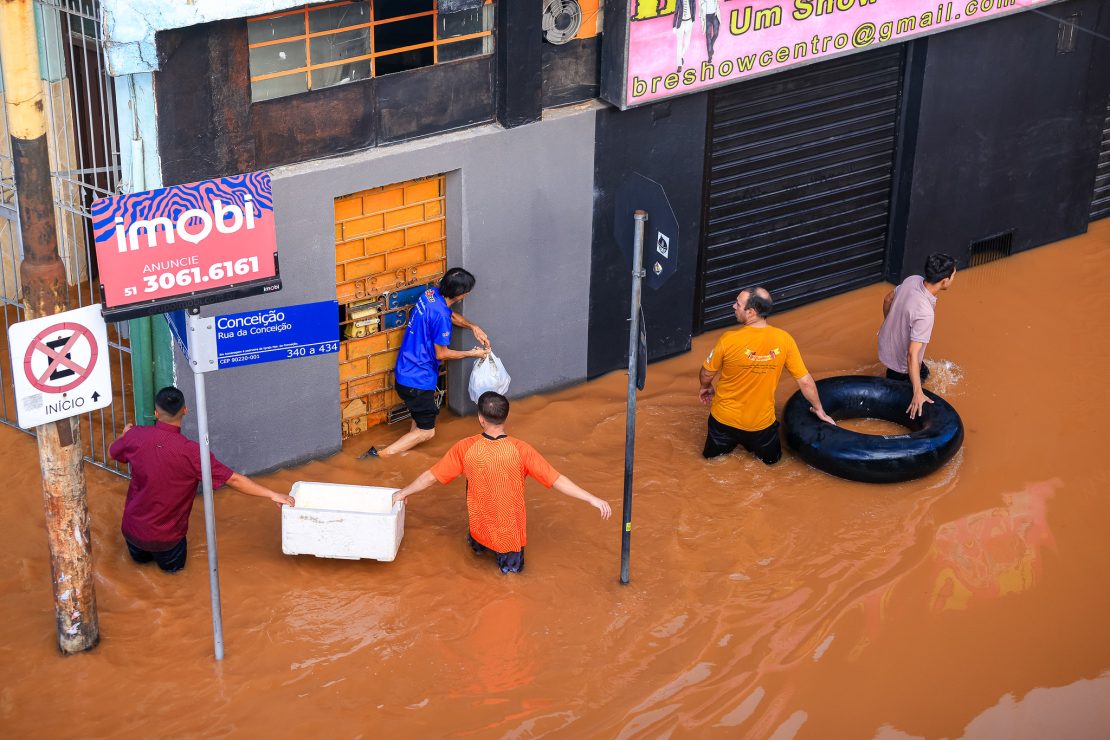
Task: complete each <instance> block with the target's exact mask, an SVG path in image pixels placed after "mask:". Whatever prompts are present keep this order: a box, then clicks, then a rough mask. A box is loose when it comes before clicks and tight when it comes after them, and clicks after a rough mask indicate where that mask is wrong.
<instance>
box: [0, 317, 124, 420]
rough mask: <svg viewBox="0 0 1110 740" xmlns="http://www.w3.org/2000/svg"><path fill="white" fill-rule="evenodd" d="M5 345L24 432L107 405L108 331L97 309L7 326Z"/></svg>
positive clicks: (109, 396) (109, 392)
mask: <svg viewBox="0 0 1110 740" xmlns="http://www.w3.org/2000/svg"><path fill="white" fill-rule="evenodd" d="M8 347H9V349H10V351H11V360H12V378H13V380H14V385H15V402H16V413H17V414H18V416H19V426H21V427H23V428H24V429H30V428H31V427H37V426H39V425H40V424H48V423H50V422H52V421H58V420H59V419H66V418H69V417H70V416H77V415H78V414H84V413H87V412H89V411H96V410H97V409H102V408H104V407H106V406H110V405H112V372H111V368H110V367H109V365H108V327H107V325H106V324H105V323H104V318H103V317H102V316H101V315H100V306H98V305H93V306H85V307H84V308H78V309H76V310H74V311H66V312H65V313H57V314H54V315H53V316H43V317H42V318H38V319H32V320H31V321H21V322H19V323H18V324H12V325H11V327H9V328H8Z"/></svg>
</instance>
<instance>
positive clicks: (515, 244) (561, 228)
mask: <svg viewBox="0 0 1110 740" xmlns="http://www.w3.org/2000/svg"><path fill="white" fill-rule="evenodd" d="M599 107H600V106H598V105H597V104H583V105H580V106H574V107H568V108H562V109H559V110H557V111H548V112H547V113H546V114H545V118H544V120H543V121H542V122H537V123H533V124H529V125H527V126H520V127H518V128H514V129H508V130H506V129H502V128H501V127H499V126H496V125H487V126H481V127H478V128H473V129H469V130H467V131H461V132H456V133H452V134H445V135H442V136H438V137H435V138H434V139H422V140H418V141H411V142H407V143H404V144H398V145H395V146H390V147H379V148H377V149H372V150H369V151H365V152H361V153H358V154H353V155H349V156H345V157H338V158H334V159H328V160H319V161H314V162H307V163H304V164H299V165H292V166H289V167H282V168H277V169H275V170H273V171H272V177H273V187H274V210H275V214H276V219H277V239H278V251H279V255H280V259H281V274H282V281H283V288H282V291H281V292H280V293H278V294H274V295H269V296H260V297H256V298H251V299H245V300H242V301H234V302H229V303H225V304H221V306H220V309H219V311H218V312H217V311H213V310H211V309H208V310H205V311H204V312H203V313H204V315H212V314H215V313H219V314H227V313H235V312H238V311H244V310H251V309H260V308H271V307H276V306H284V305H291V304H296V303H304V302H309V301H321V300H334V299H335V238H334V234H335V222H334V201H335V198H337V197H340V196H343V195H348V194H350V193H354V192H358V191H360V190H365V189H367V188H374V187H378V186H382V185H388V184H392V183H397V182H402V181H405V180H410V179H413V178H417V177H424V176H428V175H436V174H440V173H446V174H447V256H448V263H449V265H451V266H456V265H457V266H462V267H465V268H467V269H469V270H470V271H472V272H473V273H474V274H475V275H476V276H477V278H478V284H477V287H476V289H475V291H474V292H473V293H472V294H471V296H470V297H468V298H467V299H466V300H464V301H463V303H462V305H461V309H462V311H463V313H464V314H465V315H466V316H467V317H468V318H470V319H471V320H473V321H474V322H476V323H478V324H479V325H480V326H482V327H483V328H484V329H485V330H486V332H487V333H488V334H489V336H490V339H491V340H492V342H493V345H494V350H495V351H496V352H497V354H498V356H499V357H501V358H502V359H503V360H504V362H505V365H506V368H507V369H508V371H509V372H510V374H511V375H512V377H513V382H512V387H511V389H510V393H509V395H510V396H511V397H520V396H524V395H529V394H532V393H536V392H539V391H545V390H550V389H554V388H559V387H562V386H567V385H571V384H574V383H576V382H580V381H582V380H584V379H585V378H586V368H587V334H588V332H587V324H588V320H589V288H590V255H591V236H592V229H593V202H592V197H591V195H592V192H593V176H594V161H593V160H594V149H593V138H594V127H595V118H596V115H597V110H598V108H599ZM453 346H455V347H458V348H469V347H472V346H474V340H473V337H472V336H471V335H470V333H469V332H462V331H456V332H455V337H454V341H453ZM176 360H177V371H178V376H179V378H181V377H184V376H186V375H188V374H189V370H188V368H187V367H186V366H185V364H184V360H183V358H182V357H181V356H180V354H179V355H178V356H177V358H176ZM469 366H470V362H469V361H465V362H455V361H452V362H451V363H450V365H449V371H448V378H449V399H450V401H449V403H450V406H451V408H452V410H454V411H455V412H457V413H469V412H470V411H472V409H473V404H471V403H470V400H469V398H468V397H467V393H466V387H467V381H468V379H469V369H470V368H469ZM182 387H183V389H184V390H185V391H186V395H187V396H188V397H189V400H190V402H191V401H192V398H193V395H192V394H193V389H192V384H191V383H190V382H188V381H184V382H182ZM207 389H208V397H209V408H210V414H211V419H210V426H211V440H212V449H213V451H214V452H215V453H216V454H217V455H218V456H219V457H220V458H221V459H222V460H223V461H224V462H225V463H227V464H228V465H231V466H232V467H234V468H236V469H238V470H241V471H244V472H247V473H251V472H257V471H261V470H267V469H271V468H275V467H280V466H283V465H288V464H293V463H295V462H299V461H303V460H306V459H311V458H315V457H322V456H325V455H328V454H331V453H333V452H335V451H337V450H338V449H339V448H340V446H341V438H340V409H339V371H338V364H337V362H336V358H335V356H334V355H333V356H329V357H316V358H302V359H296V360H287V361H284V362H275V363H269V364H264V365H253V366H249V367H243V368H235V369H233V370H224V371H219V372H216V373H210V374H209V375H208V376H207ZM187 422H188V417H187ZM192 424H195V417H194V418H193V421H192ZM189 427H190V424H189V423H187V428H186V431H188V432H190V433H195V426H192V428H191V429H190V428H189Z"/></svg>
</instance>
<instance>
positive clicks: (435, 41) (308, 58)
mask: <svg viewBox="0 0 1110 740" xmlns="http://www.w3.org/2000/svg"><path fill="white" fill-rule="evenodd" d="M492 4H493V0H485V2H484V3H483V5H492ZM341 5H354V0H343V1H342V2H335V3H322V4H320V5H312V6H308V5H306V6H305V7H303V8H298V9H297V10H285V11H282V12H280V13H270V14H268V15H260V16H256V17H254V18H248V19H247V23H252V22H254V21H264V20H269V19H270V18H282V17H285V16H291V15H301V16H303V17H304V33H303V34H300V35H297V36H286V37H284V38H280V39H272V40H269V41H259V42H258V43H256V44H247V49H248V50H249V49H258V48H261V47H263V46H273V45H275V44H288V43H290V42H293V41H303V42H304V45H305V66H303V67H297V68H296V69H286V70H282V71H281V72H271V73H269V74H264V75H252V76H251V82H252V83H254V82H261V81H263V80H270V79H273V78H275V77H289V76H291V75H295V74H303V75H305V81H306V83H307V86H308V87H307V89H308V90H312V89H313V88H312V72H313V70H317V69H326V68H327V67H338V66H339V65H341V64H350V63H351V62H360V61H363V60H365V59H369V60H370V76H371V77H377V60H378V59H379V58H381V57H386V56H391V55H393V54H401V53H404V52H406V51H413V50H414V49H427V48H429V47H431V48H432V49H433V55H434V56H433V61H432V63H433V64H439V47H441V46H446V45H447V44H453V43H456V42H458V41H468V40H470V39H480V38H485V37H486V36H492V35H493V30H492V29H491V30H489V31H481V32H479V33H470V34H466V35H463V36H452V37H451V38H449V39H441V38H439V24H437V23H434V22H433V23H432V40H431V41H426V42H424V43H422V44H412V45H411V46H402V47H399V48H396V49H389V50H388V51H380V52H376V51H374V29H375V28H377V27H378V26H385V25H388V24H390V23H396V22H398V21H406V20H410V19H412V18H427V17H433V18H434V17H436V16H438V15H439V11H438V9H437V8H436V7H435V6H436V5H437V3H434V2H433V8H432V10H425V11H422V12H420V13H410V14H409V15H402V16H398V17H396V18H387V19H385V20H380V21H379V20H375V19H374V3H373V0H371V1H370V3H369V6H370V20H368V21H367V22H366V23H358V24H355V25H353V26H343V27H342V28H336V29H332V30H329V31H315V32H310V31H309V30H308V29H309V25H308V18H309V15H310V14H311V13H315V12H317V11H320V10H324V9H326V8H335V7H339V6H341ZM360 28H369V29H370V53H369V54H361V55H359V56H353V57H347V58H345V59H340V60H338V61H334V62H324V63H323V64H313V63H312V44H311V43H310V40H311V39H314V38H319V37H321V36H330V35H332V34H336V33H346V32H347V31H357V30H358V29H360Z"/></svg>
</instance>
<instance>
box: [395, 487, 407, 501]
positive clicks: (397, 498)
mask: <svg viewBox="0 0 1110 740" xmlns="http://www.w3.org/2000/svg"><path fill="white" fill-rule="evenodd" d="M404 500H405V497H404V496H402V495H401V491H400V489H398V490H396V491H394V492H393V503H395V504H396V503H398V502H401V503H403V502H404Z"/></svg>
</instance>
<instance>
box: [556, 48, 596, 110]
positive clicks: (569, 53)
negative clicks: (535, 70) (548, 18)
mask: <svg viewBox="0 0 1110 740" xmlns="http://www.w3.org/2000/svg"><path fill="white" fill-rule="evenodd" d="M600 86H601V37H600V36H594V37H593V38H588V39H575V40H574V41H569V42H567V43H565V44H559V45H556V44H546V43H545V44H544V45H543V107H544V108H551V107H553V106H558V105H569V104H571V103H581V102H583V101H586V100H592V99H594V98H596V97H597V95H598V91H599V89H600Z"/></svg>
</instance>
